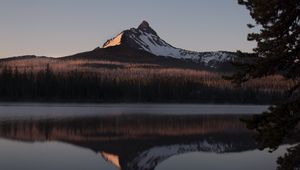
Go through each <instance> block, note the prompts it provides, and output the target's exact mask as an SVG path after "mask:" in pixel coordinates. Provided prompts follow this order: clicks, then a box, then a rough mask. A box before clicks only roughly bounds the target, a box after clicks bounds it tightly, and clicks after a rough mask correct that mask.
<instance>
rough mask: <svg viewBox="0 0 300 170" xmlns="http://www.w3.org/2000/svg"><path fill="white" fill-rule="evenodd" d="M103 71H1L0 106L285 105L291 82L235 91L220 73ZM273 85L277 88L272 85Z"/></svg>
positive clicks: (252, 85) (262, 82)
mask: <svg viewBox="0 0 300 170" xmlns="http://www.w3.org/2000/svg"><path fill="white" fill-rule="evenodd" d="M100 70H101V71H97V72H95V71H82V70H80V71H79V70H77V69H73V70H67V71H60V70H57V69H56V68H55V69H53V68H52V66H51V65H50V64H47V65H45V67H44V68H43V69H40V70H33V69H19V68H18V67H12V66H4V67H2V69H1V72H0V82H1V83H0V100H1V101H6V102H8V101H22V102H23V101H39V102H49V101H50V102H101V103H104V102H105V103H116V102H124V103H133V102H135V103H136V102H139V103H236V104H238V103H247V104H269V103H276V102H279V101H281V100H284V98H285V94H286V93H284V92H283V90H284V89H287V88H289V83H287V82H285V81H284V80H282V79H281V78H280V77H276V76H273V77H269V78H266V79H264V80H253V81H251V82H248V83H247V84H245V85H243V86H241V87H235V86H234V85H233V84H232V83H231V82H230V81H227V80H224V79H223V78H222V76H221V75H220V74H217V73H213V72H206V71H199V70H189V69H176V68H160V69H157V68H152V69H151V68H144V69H141V68H139V69H130V68H126V69H111V68H110V69H100ZM274 82H276V83H274Z"/></svg>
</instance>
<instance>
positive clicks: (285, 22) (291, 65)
mask: <svg viewBox="0 0 300 170" xmlns="http://www.w3.org/2000/svg"><path fill="white" fill-rule="evenodd" d="M238 3H239V4H240V5H244V6H246V8H247V9H248V10H249V11H250V15H251V17H252V18H253V19H254V20H255V22H256V23H255V24H249V25H248V27H249V28H255V27H256V30H257V29H259V31H258V32H255V33H250V34H249V35H248V40H250V41H256V42H257V47H256V48H254V54H252V55H247V56H245V55H243V56H242V55H241V57H248V58H250V59H252V60H253V62H252V63H247V64H244V63H242V64H237V65H238V66H239V67H240V71H239V72H238V73H236V74H235V75H233V76H232V77H231V78H232V80H233V81H234V82H235V83H238V84H241V83H243V82H246V81H248V80H250V79H254V78H261V77H264V76H268V75H275V74H277V75H282V76H283V77H284V78H286V79H289V80H293V81H294V82H295V86H294V87H293V88H292V89H291V90H290V91H289V98H288V99H287V100H286V101H285V102H283V103H281V104H278V105H276V106H272V107H271V108H270V109H269V111H267V112H265V113H263V114H261V115H256V116H254V117H253V118H252V119H250V120H247V121H246V123H247V125H248V127H249V128H250V129H254V130H256V132H257V136H256V137H257V141H258V142H259V146H260V149H264V148H270V149H271V151H273V150H275V149H277V147H278V146H279V145H280V144H282V143H283V142H284V141H286V140H296V141H297V142H299V139H300V138H299V135H297V134H299V126H298V125H299V121H300V83H299V82H300V1H299V0H238ZM296 136H297V137H296ZM299 148H300V147H295V149H296V150H297V151H295V150H293V153H291V154H294V155H293V156H292V157H298V158H299V155H296V153H297V154H300V149H299ZM289 157H291V155H289ZM286 159H288V158H287V157H286V158H280V160H279V161H278V163H279V164H281V166H280V167H279V169H292V168H299V167H300V165H299V161H300V160H296V161H295V162H296V163H298V164H294V165H293V166H292V168H291V167H286V166H284V165H283V162H285V161H284V160H286Z"/></svg>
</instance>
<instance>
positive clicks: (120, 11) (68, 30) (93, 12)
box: [0, 0, 255, 57]
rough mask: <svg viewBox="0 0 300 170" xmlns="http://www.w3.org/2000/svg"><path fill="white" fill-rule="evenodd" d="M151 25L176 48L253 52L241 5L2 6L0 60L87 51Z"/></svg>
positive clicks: (56, 0) (218, 0)
mask: <svg viewBox="0 0 300 170" xmlns="http://www.w3.org/2000/svg"><path fill="white" fill-rule="evenodd" d="M143 20H147V21H148V22H149V23H150V25H151V27H152V28H153V29H154V30H156V32H157V33H158V35H159V36H160V37H161V38H162V39H164V40H165V41H167V42H169V43H170V44H171V45H174V46H175V47H180V48H184V49H188V50H194V51H217V50H226V51H236V50H242V51H245V52H251V51H252V48H253V47H254V46H255V43H254V42H248V41H247V33H249V32H251V30H249V29H248V28H247V26H246V24H248V23H252V22H253V21H252V19H251V17H250V15H249V12H248V11H247V10H246V9H245V7H244V6H240V5H238V4H237V0H0V57H11V56H19V55H29V54H34V55H40V56H65V55H71V54H74V53H78V52H83V51H89V50H92V49H94V48H96V47H98V46H102V44H103V43H104V42H105V41H106V40H107V39H109V38H112V37H113V36H115V35H116V34H118V33H119V32H121V31H123V30H125V29H128V28H131V27H137V26H138V25H139V24H140V23H141V22H142V21H143Z"/></svg>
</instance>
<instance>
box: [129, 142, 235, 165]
mask: <svg viewBox="0 0 300 170" xmlns="http://www.w3.org/2000/svg"><path fill="white" fill-rule="evenodd" d="M232 148H233V146H232V145H230V144H224V143H209V142H208V141H206V140H204V141H202V142H199V143H194V144H189V145H187V144H181V145H171V146H163V147H154V148H151V149H150V150H147V151H145V152H142V153H140V154H139V156H138V157H136V158H135V159H134V160H133V161H132V162H131V163H130V164H129V165H128V166H129V168H135V169H138V170H149V169H154V168H155V167H156V166H157V164H159V163H160V162H162V161H164V160H166V159H167V158H169V157H171V156H174V155H177V154H183V153H187V152H194V151H204V152H214V153H224V152H226V151H229V150H231V149H232Z"/></svg>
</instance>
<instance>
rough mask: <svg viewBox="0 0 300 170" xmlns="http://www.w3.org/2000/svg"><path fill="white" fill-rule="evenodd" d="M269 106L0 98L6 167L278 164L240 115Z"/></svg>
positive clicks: (193, 168)
mask: <svg viewBox="0 0 300 170" xmlns="http://www.w3.org/2000/svg"><path fill="white" fill-rule="evenodd" d="M266 109H267V106H253V105H245V106H241V105H182V104H167V105H147V104H118V105H114V104H105V105H96V104H31V103H27V104H26V103H25V104H18V103H17V104H16V103H4V104H0V169H4V170H24V169H30V170H53V169H56V170H66V169H72V170H84V169H88V170H94V169H95V170H96V169H97V170H99V169H105V170H117V169H122V170H154V169H155V170H182V169H189V170H198V169H202V170H219V169H230V170H241V169H243V170H254V169H255V170H272V169H276V166H277V165H276V160H277V158H278V157H279V156H282V155H283V154H284V153H285V151H286V148H287V146H281V147H280V148H279V149H278V150H277V151H276V152H273V153H269V152H268V151H259V150H257V148H256V144H255V141H254V140H253V138H252V135H253V132H251V131H249V130H247V129H246V128H245V125H244V124H243V123H242V122H241V121H240V119H241V118H248V117H250V116H251V115H252V114H258V113H260V112H262V111H264V110H266Z"/></svg>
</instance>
